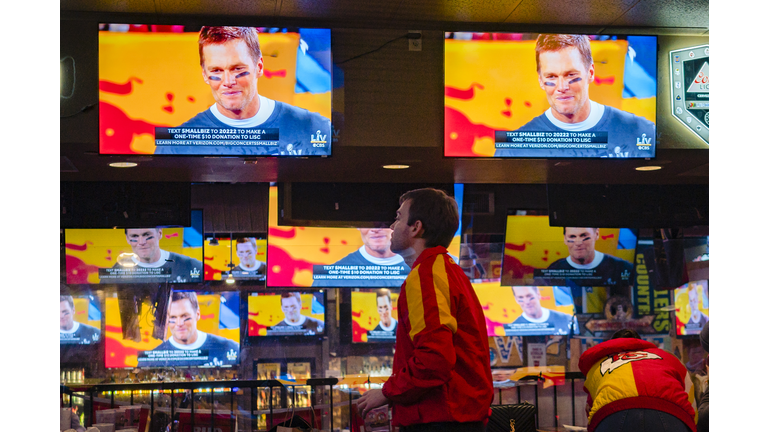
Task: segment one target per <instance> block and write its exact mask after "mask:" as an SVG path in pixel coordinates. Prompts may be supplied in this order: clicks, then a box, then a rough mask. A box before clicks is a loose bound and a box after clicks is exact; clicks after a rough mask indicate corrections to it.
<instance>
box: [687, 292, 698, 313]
mask: <svg viewBox="0 0 768 432" xmlns="http://www.w3.org/2000/svg"><path fill="white" fill-rule="evenodd" d="M688 304H689V305H691V313H693V311H697V310H699V293H698V291H697V290H696V288H695V287H694V288H693V289H692V290H690V291H688Z"/></svg>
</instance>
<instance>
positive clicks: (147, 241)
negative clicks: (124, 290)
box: [64, 210, 203, 284]
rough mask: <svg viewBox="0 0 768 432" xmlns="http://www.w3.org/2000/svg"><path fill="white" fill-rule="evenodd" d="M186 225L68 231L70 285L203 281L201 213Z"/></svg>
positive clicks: (195, 213) (66, 241)
mask: <svg viewBox="0 0 768 432" xmlns="http://www.w3.org/2000/svg"><path fill="white" fill-rule="evenodd" d="M191 219H192V226H190V227H142V228H125V229H67V230H65V231H64V238H65V243H66V245H65V246H66V270H67V283H69V284H123V283H158V282H170V283H199V282H202V281H203V263H202V260H203V234H202V231H203V212H202V210H193V211H192V217H191Z"/></svg>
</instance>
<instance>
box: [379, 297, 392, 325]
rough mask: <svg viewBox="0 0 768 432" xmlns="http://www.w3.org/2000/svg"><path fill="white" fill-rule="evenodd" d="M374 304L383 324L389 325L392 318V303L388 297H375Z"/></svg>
mask: <svg viewBox="0 0 768 432" xmlns="http://www.w3.org/2000/svg"><path fill="white" fill-rule="evenodd" d="M376 304H377V306H378V310H379V318H381V321H382V322H384V325H389V323H390V319H391V318H392V301H391V300H390V299H389V297H387V296H384V297H376Z"/></svg>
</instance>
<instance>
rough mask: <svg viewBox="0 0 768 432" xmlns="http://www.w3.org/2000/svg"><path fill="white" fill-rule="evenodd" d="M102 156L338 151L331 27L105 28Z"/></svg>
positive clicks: (288, 154)
mask: <svg viewBox="0 0 768 432" xmlns="http://www.w3.org/2000/svg"><path fill="white" fill-rule="evenodd" d="M99 28H100V31H99V152H100V153H101V154H119V155H129V154H155V155H215V156H227V155H229V156H286V157H291V156H298V157H303V156H330V155H331V139H332V129H331V64H332V62H331V31H330V29H309V28H291V29H287V28H266V27H220V26H219V27H217V26H203V27H201V26H187V25H143V24H100V26H99Z"/></svg>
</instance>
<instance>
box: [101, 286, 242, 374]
mask: <svg viewBox="0 0 768 432" xmlns="http://www.w3.org/2000/svg"><path fill="white" fill-rule="evenodd" d="M168 300H169V301H168V302H167V304H168V310H167V314H166V315H165V316H166V322H165V325H166V332H165V336H164V337H163V338H161V339H159V338H155V337H154V336H153V334H154V329H155V316H157V314H155V306H154V305H153V303H152V302H151V300H150V299H148V298H145V299H144V300H143V301H140V302H138V312H136V311H135V310H132V311H126V310H122V311H121V309H120V307H121V305H120V301H119V300H118V298H117V295H114V294H113V295H112V296H109V297H107V298H106V337H105V349H104V351H105V366H106V367H107V368H126V367H137V366H138V367H172V366H232V365H237V364H239V362H240V293H239V292H237V291H234V292H219V293H206V292H201V291H175V290H174V291H173V292H172V293H171V297H170V298H169V299H168ZM128 303H129V304H128V305H125V304H124V307H128V308H131V309H133V308H135V307H136V306H135V305H134V303H133V302H128ZM126 312H127V313H126ZM131 312H134V313H131ZM124 317H133V319H132V320H130V321H129V322H123V319H124ZM135 326H138V332H136V333H135V334H136V335H138V337H137V338H135V339H133V338H130V337H124V334H126V333H127V330H130V329H131V328H133V327H135Z"/></svg>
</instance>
